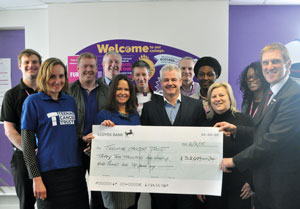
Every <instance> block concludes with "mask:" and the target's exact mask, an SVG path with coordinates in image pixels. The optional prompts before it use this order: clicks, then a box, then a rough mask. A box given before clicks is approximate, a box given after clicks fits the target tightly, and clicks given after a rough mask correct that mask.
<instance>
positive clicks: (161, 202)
mask: <svg viewBox="0 0 300 209" xmlns="http://www.w3.org/2000/svg"><path fill="white" fill-rule="evenodd" d="M150 196H151V208H152V209H196V208H197V204H198V199H197V197H196V196H195V195H184V194H158V193H151V194H150Z"/></svg>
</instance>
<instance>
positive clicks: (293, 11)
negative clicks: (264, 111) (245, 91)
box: [228, 6, 300, 107]
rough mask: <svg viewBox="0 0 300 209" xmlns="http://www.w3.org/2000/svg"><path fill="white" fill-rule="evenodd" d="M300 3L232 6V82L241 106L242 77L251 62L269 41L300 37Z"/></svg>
mask: <svg viewBox="0 0 300 209" xmlns="http://www.w3.org/2000/svg"><path fill="white" fill-rule="evenodd" d="M299 20H300V6H230V7H229V73H228V75H229V79H228V81H229V83H230V84H231V85H232V88H233V91H234V95H235V97H236V99H237V103H238V107H240V105H241V102H242V99H241V98H242V95H241V93H240V90H239V84H238V78H239V75H240V73H241V71H242V70H243V68H245V67H246V66H247V65H248V64H250V63H251V62H253V61H256V60H259V59H260V50H261V49H262V48H263V47H264V46H265V45H267V44H270V43H273V42H281V43H283V44H287V43H289V42H291V41H295V40H296V39H299V38H300V30H299V28H300V22H299Z"/></svg>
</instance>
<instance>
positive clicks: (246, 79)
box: [239, 62, 269, 117]
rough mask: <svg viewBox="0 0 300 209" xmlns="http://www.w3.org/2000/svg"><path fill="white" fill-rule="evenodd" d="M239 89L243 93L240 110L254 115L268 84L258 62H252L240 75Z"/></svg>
mask: <svg viewBox="0 0 300 209" xmlns="http://www.w3.org/2000/svg"><path fill="white" fill-rule="evenodd" d="M239 80H240V90H241V92H242V93H243V103H242V112H243V113H247V114H249V115H251V116H252V117H254V116H255V115H256V112H257V109H258V105H259V103H260V101H261V99H262V97H263V94H264V92H265V90H266V89H268V87H269V84H268V83H267V81H266V80H265V78H264V76H263V74H262V67H261V63H260V62H252V63H251V64H250V65H248V66H247V67H246V68H245V69H244V70H243V72H242V73H241V75H240V79H239Z"/></svg>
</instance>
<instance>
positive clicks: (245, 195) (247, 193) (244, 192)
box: [240, 182, 253, 200]
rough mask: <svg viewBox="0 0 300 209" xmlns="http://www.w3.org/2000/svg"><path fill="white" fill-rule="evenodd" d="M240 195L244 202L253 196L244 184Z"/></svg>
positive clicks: (248, 186) (247, 185) (248, 187)
mask: <svg viewBox="0 0 300 209" xmlns="http://www.w3.org/2000/svg"><path fill="white" fill-rule="evenodd" d="M241 192H242V193H241V195H240V197H241V198H242V199H243V200H245V199H248V198H249V197H251V196H252V195H253V192H252V190H251V187H250V185H249V184H248V183H247V182H246V183H245V184H244V186H243V188H242V189H241Z"/></svg>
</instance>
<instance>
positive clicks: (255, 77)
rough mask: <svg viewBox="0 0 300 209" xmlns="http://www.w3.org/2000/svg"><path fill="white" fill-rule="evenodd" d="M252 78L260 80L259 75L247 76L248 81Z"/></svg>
mask: <svg viewBox="0 0 300 209" xmlns="http://www.w3.org/2000/svg"><path fill="white" fill-rule="evenodd" d="M250 80H254V81H256V80H259V77H257V76H249V77H247V81H250Z"/></svg>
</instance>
